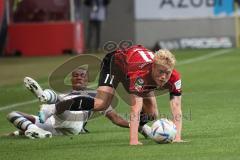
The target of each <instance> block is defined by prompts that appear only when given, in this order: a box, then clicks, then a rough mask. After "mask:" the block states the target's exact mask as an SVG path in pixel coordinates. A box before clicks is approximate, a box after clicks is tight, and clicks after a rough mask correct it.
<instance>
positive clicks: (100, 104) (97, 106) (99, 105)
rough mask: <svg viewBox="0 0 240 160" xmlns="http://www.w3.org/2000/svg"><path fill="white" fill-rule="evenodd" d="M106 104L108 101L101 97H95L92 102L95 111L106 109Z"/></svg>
mask: <svg viewBox="0 0 240 160" xmlns="http://www.w3.org/2000/svg"><path fill="white" fill-rule="evenodd" d="M108 106H109V104H108V102H106V101H104V100H101V99H95V102H94V110H95V111H102V110H104V109H106V108H107V107H108Z"/></svg>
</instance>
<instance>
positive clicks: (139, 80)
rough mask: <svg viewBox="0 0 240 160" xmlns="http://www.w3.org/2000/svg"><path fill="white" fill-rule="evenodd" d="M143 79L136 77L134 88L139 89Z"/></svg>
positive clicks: (141, 86)
mask: <svg viewBox="0 0 240 160" xmlns="http://www.w3.org/2000/svg"><path fill="white" fill-rule="evenodd" d="M143 85H144V80H143V79H142V78H141V77H138V78H137V79H136V81H135V83H134V86H135V89H136V90H137V91H141V90H142V89H143Z"/></svg>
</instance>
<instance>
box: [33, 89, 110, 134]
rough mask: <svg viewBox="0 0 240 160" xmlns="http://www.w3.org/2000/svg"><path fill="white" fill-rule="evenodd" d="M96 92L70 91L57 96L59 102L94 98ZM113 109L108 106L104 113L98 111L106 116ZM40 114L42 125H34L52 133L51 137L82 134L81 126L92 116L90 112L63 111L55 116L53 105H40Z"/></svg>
mask: <svg viewBox="0 0 240 160" xmlns="http://www.w3.org/2000/svg"><path fill="white" fill-rule="evenodd" d="M95 95H96V91H93V90H84V91H72V92H70V93H68V94H61V95H59V99H61V100H69V99H73V98H76V97H78V96H91V97H92V98H94V97H95ZM112 110H113V108H112V107H111V106H109V107H108V108H107V109H106V110H105V111H100V113H101V114H103V115H106V114H107V113H108V112H111V111H112ZM40 113H43V117H44V123H39V122H38V123H36V125H37V126H38V127H40V128H42V129H44V130H47V131H50V132H52V134H53V135H66V134H75V135H76V134H79V133H82V132H84V130H83V125H84V123H85V122H87V121H88V120H89V119H90V118H91V116H92V115H93V112H92V111H71V110H65V111H64V112H63V113H61V114H56V107H55V104H43V105H41V109H40Z"/></svg>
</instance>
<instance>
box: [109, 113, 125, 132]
mask: <svg viewBox="0 0 240 160" xmlns="http://www.w3.org/2000/svg"><path fill="white" fill-rule="evenodd" d="M106 117H107V118H108V119H109V120H110V121H112V123H113V124H115V125H117V126H120V127H124V128H129V122H128V121H127V120H125V119H123V118H122V117H121V116H120V115H118V114H117V113H116V112H115V111H114V110H112V111H110V112H107V114H106Z"/></svg>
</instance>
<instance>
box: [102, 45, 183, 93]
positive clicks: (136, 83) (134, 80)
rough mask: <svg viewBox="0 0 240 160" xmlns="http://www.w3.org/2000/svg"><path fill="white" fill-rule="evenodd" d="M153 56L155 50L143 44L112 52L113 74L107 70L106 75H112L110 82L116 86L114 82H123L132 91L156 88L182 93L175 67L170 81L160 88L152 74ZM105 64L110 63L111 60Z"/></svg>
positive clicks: (145, 91)
mask: <svg viewBox="0 0 240 160" xmlns="http://www.w3.org/2000/svg"><path fill="white" fill-rule="evenodd" d="M106 57H107V56H106ZM108 57H109V56H108ZM153 58H154V52H152V51H150V50H148V49H146V48H145V47H143V46H141V45H136V46H132V47H130V48H127V49H125V50H117V51H115V52H113V53H111V65H112V67H110V68H112V71H111V74H110V73H108V72H110V71H108V72H106V71H105V74H106V73H108V74H109V75H108V76H106V77H107V78H108V77H111V78H109V79H111V81H110V82H112V83H113V87H114V88H115V87H116V86H115V85H114V82H116V81H118V82H122V83H123V85H124V87H125V89H126V90H127V91H128V92H130V93H135V94H141V93H147V92H150V91H153V90H155V89H160V90H165V89H168V90H169V92H170V93H171V94H174V95H181V79H180V74H179V73H178V72H177V71H176V70H175V69H174V70H173V72H172V75H171V77H170V79H169V81H168V82H167V83H166V84H165V85H164V86H163V87H161V88H159V87H158V86H157V85H156V83H155V81H154V80H153V79H152V75H151V74H152V64H153ZM108 59H109V58H108ZM105 61H107V60H105ZM105 64H108V65H109V64H110V63H109V60H108V61H107V62H106V63H105ZM103 68H104V66H103ZM105 68H107V67H105ZM108 68H109V67H108ZM108 68H107V69H108ZM100 77H104V76H100ZM104 82H107V80H106V79H105V81H104ZM101 84H103V83H101ZM117 84H118V83H117ZM109 86H110V85H109Z"/></svg>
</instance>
